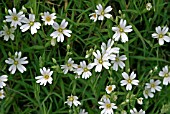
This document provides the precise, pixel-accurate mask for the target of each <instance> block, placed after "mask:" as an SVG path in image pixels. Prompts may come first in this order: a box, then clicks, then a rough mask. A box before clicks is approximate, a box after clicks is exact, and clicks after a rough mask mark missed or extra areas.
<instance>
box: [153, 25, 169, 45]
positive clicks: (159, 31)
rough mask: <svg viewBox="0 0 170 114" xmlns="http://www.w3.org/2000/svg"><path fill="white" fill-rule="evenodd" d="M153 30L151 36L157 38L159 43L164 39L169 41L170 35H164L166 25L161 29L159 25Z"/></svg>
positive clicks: (166, 30)
mask: <svg viewBox="0 0 170 114" xmlns="http://www.w3.org/2000/svg"><path fill="white" fill-rule="evenodd" d="M155 30H156V33H153V34H152V37H153V38H157V39H158V41H159V45H163V44H164V41H165V42H170V37H169V36H167V35H166V34H167V32H168V30H169V28H168V27H166V26H165V27H163V29H161V27H160V26H158V27H156V28H155Z"/></svg>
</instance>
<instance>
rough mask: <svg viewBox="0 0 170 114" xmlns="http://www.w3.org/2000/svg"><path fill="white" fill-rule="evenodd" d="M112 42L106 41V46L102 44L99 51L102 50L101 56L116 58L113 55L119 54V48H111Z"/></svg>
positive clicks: (110, 40)
mask: <svg viewBox="0 0 170 114" xmlns="http://www.w3.org/2000/svg"><path fill="white" fill-rule="evenodd" d="M113 44H114V41H113V40H112V39H109V40H108V41H107V44H105V43H104V42H102V45H101V50H102V54H105V53H106V54H108V55H109V59H111V58H113V57H116V55H115V53H119V50H120V48H118V47H113V48H112V46H113Z"/></svg>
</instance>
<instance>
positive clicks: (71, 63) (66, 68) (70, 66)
mask: <svg viewBox="0 0 170 114" xmlns="http://www.w3.org/2000/svg"><path fill="white" fill-rule="evenodd" d="M73 68H77V64H74V61H73V60H72V58H69V59H68V62H67V64H66V65H61V69H63V72H64V74H67V72H68V71H73Z"/></svg>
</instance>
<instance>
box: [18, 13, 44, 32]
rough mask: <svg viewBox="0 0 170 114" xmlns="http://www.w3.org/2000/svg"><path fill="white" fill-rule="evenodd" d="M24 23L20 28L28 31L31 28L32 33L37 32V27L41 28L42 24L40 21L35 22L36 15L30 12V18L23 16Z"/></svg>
mask: <svg viewBox="0 0 170 114" xmlns="http://www.w3.org/2000/svg"><path fill="white" fill-rule="evenodd" d="M23 23H25V24H23V25H22V26H21V27H20V29H21V31H22V32H25V31H27V30H28V29H31V34H32V35H33V34H35V33H37V29H40V26H41V24H40V23H39V22H35V15H34V14H29V19H27V18H26V17H25V18H23Z"/></svg>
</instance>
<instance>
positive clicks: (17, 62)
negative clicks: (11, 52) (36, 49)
mask: <svg viewBox="0 0 170 114" xmlns="http://www.w3.org/2000/svg"><path fill="white" fill-rule="evenodd" d="M26 59H27V57H23V58H21V52H15V56H14V57H12V58H8V60H5V62H6V63H7V64H11V66H10V67H9V71H10V72H11V74H14V73H15V71H16V69H18V70H19V71H20V72H21V73H23V72H24V71H26V68H25V67H24V66H23V65H22V64H28V61H26Z"/></svg>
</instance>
